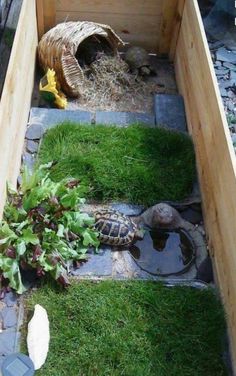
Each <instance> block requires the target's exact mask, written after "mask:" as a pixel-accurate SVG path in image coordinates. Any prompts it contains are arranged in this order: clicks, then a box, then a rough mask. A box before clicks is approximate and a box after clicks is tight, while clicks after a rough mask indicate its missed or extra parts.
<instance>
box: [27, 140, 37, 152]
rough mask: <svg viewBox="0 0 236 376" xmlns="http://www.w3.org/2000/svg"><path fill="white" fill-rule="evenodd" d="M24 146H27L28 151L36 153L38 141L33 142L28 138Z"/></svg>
mask: <svg viewBox="0 0 236 376" xmlns="http://www.w3.org/2000/svg"><path fill="white" fill-rule="evenodd" d="M26 147H27V150H28V151H29V152H30V153H36V152H37V151H38V148H39V144H38V142H35V141H33V140H28V141H27V144H26Z"/></svg>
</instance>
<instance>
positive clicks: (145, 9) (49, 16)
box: [37, 0, 183, 54]
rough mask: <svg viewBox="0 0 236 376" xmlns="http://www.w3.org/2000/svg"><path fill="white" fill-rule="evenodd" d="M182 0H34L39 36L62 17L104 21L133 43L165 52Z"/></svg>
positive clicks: (176, 21)
mask: <svg viewBox="0 0 236 376" xmlns="http://www.w3.org/2000/svg"><path fill="white" fill-rule="evenodd" d="M179 1H180V2H182V1H183V0H145V1H136V0H120V1H117V0H79V1H78V0H37V14H38V30H39V37H41V36H42V35H43V33H44V32H46V31H47V30H48V29H49V28H50V27H53V26H54V25H55V24H57V23H60V22H65V21H79V20H81V21H85V20H86V21H94V22H98V23H105V24H108V25H111V27H112V28H113V29H114V30H115V31H116V32H117V33H118V34H119V35H120V36H121V38H122V39H123V40H124V41H125V42H127V43H131V44H134V45H139V46H143V47H145V48H146V49H147V50H148V51H149V52H153V53H160V54H168V53H169V49H170V43H171V39H172V37H171V36H172V34H173V31H174V26H175V24H176V23H179V14H178V13H177V12H178V9H177V5H178V3H179Z"/></svg>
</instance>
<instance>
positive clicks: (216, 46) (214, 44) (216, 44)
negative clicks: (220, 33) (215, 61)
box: [209, 40, 224, 50]
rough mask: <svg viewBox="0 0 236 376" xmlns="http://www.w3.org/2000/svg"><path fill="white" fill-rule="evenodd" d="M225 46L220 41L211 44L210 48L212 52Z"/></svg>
mask: <svg viewBox="0 0 236 376" xmlns="http://www.w3.org/2000/svg"><path fill="white" fill-rule="evenodd" d="M223 46H224V43H223V42H222V41H220V40H217V41H216V42H211V43H209V47H210V49H211V50H217V49H218V48H220V47H223Z"/></svg>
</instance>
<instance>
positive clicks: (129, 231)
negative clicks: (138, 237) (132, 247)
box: [94, 210, 137, 246]
mask: <svg viewBox="0 0 236 376" xmlns="http://www.w3.org/2000/svg"><path fill="white" fill-rule="evenodd" d="M94 227H95V229H96V230H97V231H98V232H99V239H100V241H101V243H103V244H109V245H117V246H121V245H122V246H123V245H127V244H130V243H132V241H133V240H134V237H135V232H136V230H137V226H136V224H135V223H134V222H133V221H132V219H131V218H129V217H128V216H126V215H124V214H122V213H120V212H118V211H116V210H100V211H97V212H96V213H95V224H94Z"/></svg>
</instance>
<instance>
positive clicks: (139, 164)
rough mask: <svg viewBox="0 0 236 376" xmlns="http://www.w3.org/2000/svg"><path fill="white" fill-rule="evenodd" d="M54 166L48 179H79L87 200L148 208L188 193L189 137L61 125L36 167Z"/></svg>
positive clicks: (133, 129) (132, 129) (190, 178)
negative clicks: (84, 186) (84, 189)
mask: <svg viewBox="0 0 236 376" xmlns="http://www.w3.org/2000/svg"><path fill="white" fill-rule="evenodd" d="M51 160H54V161H56V162H57V164H55V166H54V167H53V168H52V173H51V177H52V178H53V179H54V180H60V179H62V178H64V177H67V176H73V177H75V178H80V179H81V180H82V181H83V182H84V183H86V184H87V185H88V186H89V192H88V198H89V199H92V200H96V201H99V202H108V201H126V202H129V203H136V204H144V205H152V204H155V203H156V202H157V201H160V200H180V199H183V198H184V197H186V196H187V195H188V194H189V193H190V192H191V189H192V182H193V179H194V177H195V160H194V150H193V146H192V142H191V140H190V138H189V137H188V136H187V135H184V134H181V133H177V132H171V131H168V130H166V129H163V128H148V127H142V126H130V127H128V128H118V127H115V126H113V127H111V126H109V127H108V126H102V125H101V126H86V125H84V126H79V125H75V124H71V123H64V124H62V125H59V126H57V127H56V128H53V129H50V130H49V131H48V132H47V133H46V135H45V136H44V138H43V141H42V145H41V148H40V151H39V163H46V162H49V161H51Z"/></svg>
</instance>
